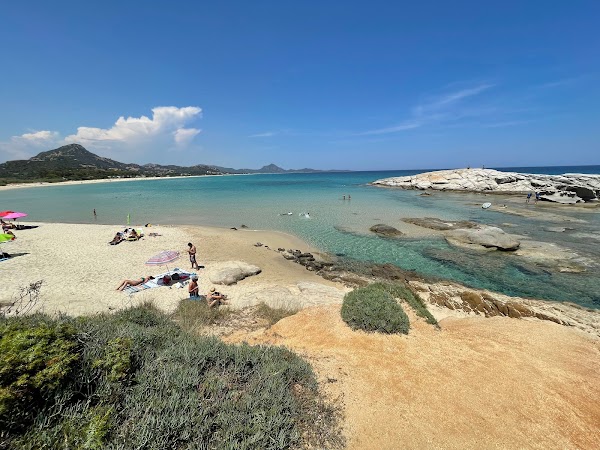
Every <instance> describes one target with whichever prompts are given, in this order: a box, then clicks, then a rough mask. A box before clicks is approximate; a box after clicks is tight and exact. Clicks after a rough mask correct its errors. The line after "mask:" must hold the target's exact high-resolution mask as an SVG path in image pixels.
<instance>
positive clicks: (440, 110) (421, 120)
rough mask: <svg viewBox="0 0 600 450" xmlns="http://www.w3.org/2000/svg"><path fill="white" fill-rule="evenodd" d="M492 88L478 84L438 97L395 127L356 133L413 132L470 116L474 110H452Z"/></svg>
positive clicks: (362, 134)
mask: <svg viewBox="0 0 600 450" xmlns="http://www.w3.org/2000/svg"><path fill="white" fill-rule="evenodd" d="M493 86H494V85H493V84H480V85H478V86H473V87H471V88H468V89H461V90H460V91H454V92H449V93H446V94H444V95H441V96H438V97H434V98H430V99H428V100H427V101H424V102H422V103H420V104H419V105H417V106H415V107H414V108H413V109H412V114H411V117H410V118H409V119H406V120H404V121H402V122H400V123H399V124H397V125H393V126H390V127H385V128H380V129H376V130H369V131H364V132H362V133H358V135H359V136H365V135H373V134H388V133H397V132H400V131H407V130H413V129H415V128H419V127H422V126H424V125H427V124H430V123H437V122H442V121H444V120H456V119H459V118H462V117H465V116H466V115H472V114H473V111H474V110H470V111H469V112H466V111H455V110H454V109H455V108H456V107H457V106H459V104H460V103H461V102H462V101H463V100H465V99H467V98H469V97H473V96H476V95H478V94H481V93H482V92H484V91H486V90H488V89H490V88H491V87H493ZM481 111H483V110H481Z"/></svg>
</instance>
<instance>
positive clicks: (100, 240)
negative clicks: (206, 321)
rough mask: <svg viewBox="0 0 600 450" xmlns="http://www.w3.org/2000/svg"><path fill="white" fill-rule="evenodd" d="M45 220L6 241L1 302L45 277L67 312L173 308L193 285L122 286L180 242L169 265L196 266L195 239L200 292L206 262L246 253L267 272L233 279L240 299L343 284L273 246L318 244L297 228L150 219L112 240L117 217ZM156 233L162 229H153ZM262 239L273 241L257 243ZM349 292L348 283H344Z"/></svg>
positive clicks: (44, 300) (45, 299) (51, 301)
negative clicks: (136, 232)
mask: <svg viewBox="0 0 600 450" xmlns="http://www.w3.org/2000/svg"><path fill="white" fill-rule="evenodd" d="M31 225H34V226H35V225H38V226H37V228H33V229H29V230H17V231H15V234H16V235H17V239H16V240H15V241H12V242H10V243H6V244H2V245H3V249H4V250H5V251H6V252H8V253H10V254H12V255H15V257H14V258H11V259H10V260H8V261H3V262H1V263H0V264H2V266H1V267H0V270H1V272H0V273H1V274H2V281H3V283H2V284H1V285H0V302H7V301H10V300H11V299H13V298H14V297H15V296H16V294H17V293H18V291H19V288H20V287H23V286H26V285H28V284H29V283H33V282H36V281H38V280H43V284H42V289H41V301H40V303H39V305H38V306H39V308H41V309H42V310H43V311H46V312H48V313H56V312H64V313H68V314H72V315H82V314H92V313H97V312H103V311H111V310H116V309H119V308H124V307H128V306H131V305H135V304H139V303H140V302H143V301H152V302H153V303H155V304H156V306H158V307H159V308H161V309H163V310H165V311H171V310H173V309H174V308H175V307H176V306H177V303H178V302H179V300H181V299H182V298H186V297H187V296H188V294H187V290H186V289H185V288H182V289H177V288H172V289H170V288H168V287H159V288H155V289H148V290H145V291H143V292H139V293H136V294H134V295H132V296H129V295H127V294H125V293H122V292H117V291H115V289H116V287H117V286H118V284H119V282H120V281H121V280H123V279H135V278H139V277H142V276H146V275H156V274H159V273H161V272H164V271H165V270H166V269H167V267H166V266H165V267H160V266H158V267H157V266H154V267H149V266H146V265H145V264H144V263H145V262H146V261H147V260H148V259H149V258H150V257H152V256H153V255H155V254H157V253H159V252H160V251H163V250H177V251H179V252H181V258H180V259H179V260H178V261H175V262H174V263H173V264H170V265H169V266H168V268H169V269H173V268H175V267H178V268H181V269H184V270H188V271H190V270H191V264H190V262H189V260H188V256H187V253H186V249H187V243H188V242H192V243H194V244H195V245H196V246H197V249H198V257H197V259H198V263H199V264H200V265H204V266H205V267H206V269H200V270H199V271H197V272H198V275H199V285H200V293H206V292H208V289H209V288H210V287H211V286H212V284H211V283H210V281H209V280H208V278H207V277H206V276H204V271H205V270H210V268H211V267H212V266H213V265H214V264H215V263H216V262H223V261H236V260H237V261H245V262H247V263H250V264H255V265H257V266H259V267H260V268H261V269H262V273H260V274H258V275H256V276H253V277H249V278H247V279H245V280H243V281H242V282H240V283H238V284H236V285H232V286H222V287H221V288H220V290H221V291H222V292H223V293H226V294H227V295H228V296H229V298H230V299H231V302H232V304H233V305H234V306H235V305H236V302H237V301H238V300H241V299H242V298H248V296H249V295H250V294H251V293H252V292H254V291H257V290H263V289H266V288H269V287H281V286H288V287H289V288H290V289H292V290H294V289H296V286H297V284H298V283H300V282H310V283H317V284H319V285H324V286H334V287H335V286H336V285H335V284H334V283H332V282H329V281H326V280H323V279H322V278H320V277H318V276H317V275H315V274H314V273H311V272H309V271H307V270H305V269H304V267H302V266H299V265H297V264H294V263H292V262H287V261H285V260H284V259H283V258H282V257H281V255H280V254H278V253H277V252H276V251H274V250H271V249H277V248H278V247H285V248H286V249H287V248H300V249H303V250H307V251H308V250H311V249H310V248H309V247H308V246H307V245H306V244H305V243H303V242H301V241H300V240H299V239H296V238H294V237H293V236H290V235H286V234H284V233H278V232H267V231H252V230H238V231H235V230H229V229H220V228H210V227H166V226H152V227H148V228H144V227H142V228H141V229H143V231H144V232H145V233H146V237H144V238H142V239H141V240H139V241H135V242H122V243H120V244H119V245H114V246H113V245H108V242H109V241H110V240H111V239H112V238H113V236H114V235H115V233H116V232H117V231H119V230H121V228H120V227H119V226H116V225H95V224H94V225H86V224H56V223H39V224H33V223H32V224H31ZM149 233H158V234H160V236H157V237H150V236H148V234H149ZM258 241H260V242H262V243H265V244H267V245H269V246H270V248H265V247H255V246H254V245H253V244H255V243H256V242H258ZM337 288H339V289H340V290H341V292H344V288H343V286H339V285H338V286H337Z"/></svg>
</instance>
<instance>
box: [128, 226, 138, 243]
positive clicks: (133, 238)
mask: <svg viewBox="0 0 600 450" xmlns="http://www.w3.org/2000/svg"><path fill="white" fill-rule="evenodd" d="M139 238H140V235H139V234H138V232H137V231H135V229H134V228H132V229H131V230H130V231H129V236H127V240H128V241H137V240H138V239H139Z"/></svg>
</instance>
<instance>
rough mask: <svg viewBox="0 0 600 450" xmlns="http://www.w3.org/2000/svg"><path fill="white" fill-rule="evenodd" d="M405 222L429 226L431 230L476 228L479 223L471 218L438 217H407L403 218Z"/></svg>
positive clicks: (424, 226)
mask: <svg viewBox="0 0 600 450" xmlns="http://www.w3.org/2000/svg"><path fill="white" fill-rule="evenodd" d="M402 221H403V222H406V223H410V224H412V225H417V226H419V227H423V228H429V229H430V230H437V231H448V230H457V229H462V228H475V227H477V226H478V225H479V224H478V223H476V222H471V221H469V220H458V221H456V220H443V219H438V218H437V217H406V218H404V219H402Z"/></svg>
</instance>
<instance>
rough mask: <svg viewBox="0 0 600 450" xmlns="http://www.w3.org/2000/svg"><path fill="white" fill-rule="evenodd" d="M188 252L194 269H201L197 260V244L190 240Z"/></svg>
mask: <svg viewBox="0 0 600 450" xmlns="http://www.w3.org/2000/svg"><path fill="white" fill-rule="evenodd" d="M188 247H189V248H188V251H187V252H188V254H189V255H190V262H191V263H192V269H199V268H200V267H199V266H198V263H197V262H196V246H195V245H194V244H192V243H191V242H188Z"/></svg>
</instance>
